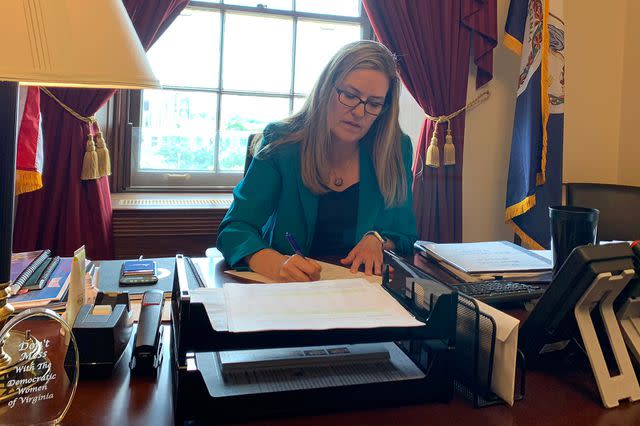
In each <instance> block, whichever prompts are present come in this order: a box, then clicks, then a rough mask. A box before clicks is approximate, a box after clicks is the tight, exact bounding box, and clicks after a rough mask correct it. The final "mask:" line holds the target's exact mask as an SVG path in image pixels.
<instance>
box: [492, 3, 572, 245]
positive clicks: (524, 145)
mask: <svg viewBox="0 0 640 426" xmlns="http://www.w3.org/2000/svg"><path fill="white" fill-rule="evenodd" d="M503 43H504V45H505V46H506V47H507V48H508V49H510V50H511V51H513V52H514V53H515V54H517V55H518V56H520V73H519V76H518V89H517V100H516V110H515V117H514V122H513V135H512V139H511V157H510V160H509V178H508V181H507V197H506V209H505V221H506V222H507V223H509V224H510V225H511V226H512V227H513V229H514V232H515V233H516V234H517V235H518V236H519V237H520V238H521V239H522V241H523V242H524V243H525V244H526V245H528V246H529V247H531V248H537V249H541V248H549V246H550V239H551V238H550V230H549V206H552V205H559V204H561V201H562V139H563V126H564V22H563V0H511V4H510V5H509V14H508V16H507V22H506V25H505V35H504V40H503Z"/></svg>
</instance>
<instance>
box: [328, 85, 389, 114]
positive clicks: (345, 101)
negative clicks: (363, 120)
mask: <svg viewBox="0 0 640 426" xmlns="http://www.w3.org/2000/svg"><path fill="white" fill-rule="evenodd" d="M336 92H338V101H340V103H341V104H342V105H344V106H347V107H349V108H352V109H355V108H357V107H358V105H360V104H363V105H364V112H365V113H367V114H369V115H373V116H374V117H377V116H378V115H380V114H381V113H382V111H384V108H385V106H386V105H385V103H384V102H380V101H365V100H362V98H361V97H360V96H358V95H355V94H353V93H351V92H349V91H347V90H342V89H338V88H337V87H336Z"/></svg>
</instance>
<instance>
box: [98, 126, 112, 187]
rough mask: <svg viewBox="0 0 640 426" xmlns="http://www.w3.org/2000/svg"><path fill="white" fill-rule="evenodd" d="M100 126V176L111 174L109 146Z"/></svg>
mask: <svg viewBox="0 0 640 426" xmlns="http://www.w3.org/2000/svg"><path fill="white" fill-rule="evenodd" d="M96 126H98V134H97V135H96V152H97V153H98V173H99V174H100V177H102V176H109V175H111V157H110V156H109V148H107V144H106V143H105V142H104V137H103V136H102V132H101V131H100V126H99V125H98V124H97V123H96Z"/></svg>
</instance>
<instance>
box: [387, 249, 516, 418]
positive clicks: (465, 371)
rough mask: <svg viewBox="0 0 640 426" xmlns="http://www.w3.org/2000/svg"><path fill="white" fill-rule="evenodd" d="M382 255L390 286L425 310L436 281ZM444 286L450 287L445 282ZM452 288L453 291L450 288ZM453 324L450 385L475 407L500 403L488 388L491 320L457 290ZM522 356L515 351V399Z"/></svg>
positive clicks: (434, 297)
mask: <svg viewBox="0 0 640 426" xmlns="http://www.w3.org/2000/svg"><path fill="white" fill-rule="evenodd" d="M386 258H387V259H388V260H389V263H390V264H391V265H393V266H394V271H395V272H394V278H393V283H392V285H393V287H394V288H404V289H405V295H406V297H407V298H410V299H411V300H413V304H414V305H415V306H417V307H419V308H421V309H427V310H428V309H429V307H430V306H433V304H434V303H435V301H436V300H437V297H438V293H437V292H434V291H431V292H428V293H427V292H425V291H424V289H425V288H433V286H434V283H440V281H438V280H436V279H435V278H433V277H432V276H430V275H429V274H427V273H426V272H424V271H422V270H420V269H418V268H416V267H414V266H413V265H410V264H408V263H407V262H405V261H404V260H402V259H400V258H398V257H396V256H393V254H392V253H387V256H386ZM445 286H446V288H447V289H452V290H453V288H452V287H450V286H448V285H446V284H445ZM454 291H455V290H454ZM456 315H457V325H456V347H455V356H454V359H455V364H454V365H455V367H454V386H455V390H456V392H457V393H458V394H459V395H461V396H462V397H464V398H465V399H468V400H469V401H471V402H472V403H473V405H474V407H476V408H480V407H486V406H490V405H496V404H502V403H504V401H503V400H502V399H501V398H499V397H498V396H497V395H496V394H495V393H493V392H492V391H491V379H492V373H493V357H494V353H495V344H496V323H495V320H494V319H493V318H492V317H490V316H488V315H485V314H483V313H482V312H480V309H479V307H478V302H477V301H476V300H475V299H473V298H472V297H469V296H466V295H464V294H462V293H458V304H457V310H456ZM524 391H525V363H524V355H523V354H522V352H521V351H518V353H517V358H516V386H515V400H516V401H519V400H521V399H522V398H524Z"/></svg>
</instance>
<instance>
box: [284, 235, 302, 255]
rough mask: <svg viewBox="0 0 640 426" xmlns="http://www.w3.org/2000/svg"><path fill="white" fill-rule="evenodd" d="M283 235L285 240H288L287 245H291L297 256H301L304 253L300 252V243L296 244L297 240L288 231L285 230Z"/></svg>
mask: <svg viewBox="0 0 640 426" xmlns="http://www.w3.org/2000/svg"><path fill="white" fill-rule="evenodd" d="M284 237H285V238H286V239H287V241H288V242H289V245H290V246H291V248H292V249H293V252H294V253H295V254H297V255H298V256H302V257H304V254H302V250H301V249H300V245H299V244H298V242H297V241H296V238H295V237H294V236H293V234H291V233H289V232H285V233H284Z"/></svg>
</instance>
